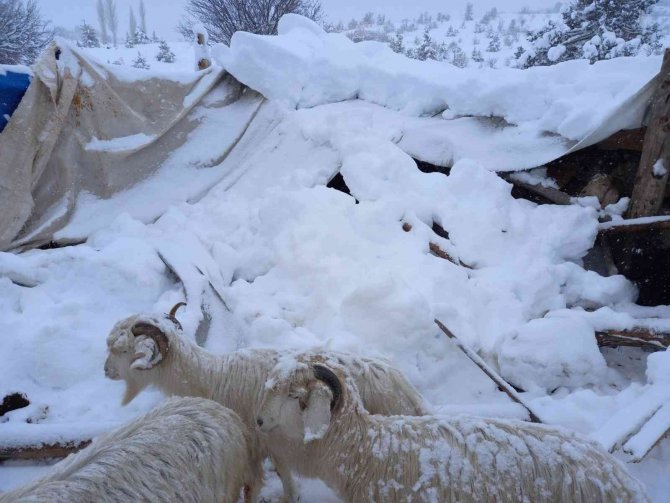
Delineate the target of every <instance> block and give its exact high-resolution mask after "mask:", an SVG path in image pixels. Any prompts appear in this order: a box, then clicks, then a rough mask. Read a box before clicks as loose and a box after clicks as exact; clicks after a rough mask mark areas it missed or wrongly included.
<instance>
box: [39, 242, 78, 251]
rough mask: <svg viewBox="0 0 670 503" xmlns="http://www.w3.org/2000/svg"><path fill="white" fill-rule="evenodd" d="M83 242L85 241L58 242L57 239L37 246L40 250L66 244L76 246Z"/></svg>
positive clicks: (53, 248)
mask: <svg viewBox="0 0 670 503" xmlns="http://www.w3.org/2000/svg"><path fill="white" fill-rule="evenodd" d="M85 242H86V241H72V242H63V243H59V242H58V241H49V242H48V243H45V244H43V245H41V246H38V247H37V248H38V249H40V250H55V249H58V248H67V247H68V246H77V245H80V244H84V243H85Z"/></svg>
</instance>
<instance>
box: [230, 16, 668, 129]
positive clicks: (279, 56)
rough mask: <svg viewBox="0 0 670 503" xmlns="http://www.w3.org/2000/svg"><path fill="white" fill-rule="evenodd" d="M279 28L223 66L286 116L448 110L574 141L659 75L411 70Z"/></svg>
mask: <svg viewBox="0 0 670 503" xmlns="http://www.w3.org/2000/svg"><path fill="white" fill-rule="evenodd" d="M292 19H294V20H295V19H296V18H295V17H294V18H292ZM305 26H308V28H306V27H305ZM280 28H281V29H280V32H279V35H278V36H264V35H253V34H250V33H245V32H238V33H236V34H235V35H234V36H233V38H232V40H231V43H230V50H229V51H226V53H225V54H224V55H223V56H222V57H221V58H220V60H219V62H220V63H221V64H222V65H223V66H224V67H225V68H226V69H227V70H228V71H230V72H231V73H232V74H233V75H234V76H235V77H236V78H237V79H238V80H240V81H241V82H243V83H245V84H247V85H249V86H250V87H252V88H253V89H256V90H257V91H259V92H261V93H262V94H263V95H264V96H266V97H267V98H270V99H275V100H280V101H283V102H285V103H287V104H288V105H289V106H291V107H313V106H316V105H319V104H324V103H332V102H336V101H342V100H347V99H353V98H359V99H364V100H366V101H370V102H373V103H377V104H380V105H383V106H385V107H388V108H391V109H394V110H402V111H403V112H405V113H407V114H411V115H433V114H436V113H438V112H442V111H444V110H445V109H447V107H448V108H449V109H450V112H451V113H452V114H453V115H455V116H467V115H475V116H483V117H489V116H497V117H502V118H504V119H505V120H506V121H507V122H509V123H511V124H516V125H518V126H519V127H526V128H533V129H535V130H537V131H538V132H542V131H545V132H550V133H555V134H559V135H562V136H564V137H565V138H568V139H572V140H580V139H582V138H584V137H585V136H586V135H587V134H588V133H590V132H591V131H592V130H593V129H595V128H597V127H598V126H600V125H601V124H602V121H603V119H604V117H605V116H607V114H608V113H610V112H611V111H613V110H615V109H616V108H617V106H618V105H620V104H621V103H623V102H624V101H625V100H626V99H627V98H629V97H630V96H631V95H633V94H634V93H635V92H636V91H638V90H639V89H640V88H641V87H642V86H643V85H644V84H645V83H647V82H648V81H649V80H650V79H651V78H652V77H653V76H654V75H655V74H656V73H657V72H658V69H659V68H660V61H661V60H660V57H649V58H642V57H640V58H619V59H616V60H612V61H604V62H600V63H598V64H596V65H589V64H588V62H587V61H569V62H566V63H563V64H560V65H554V66H552V67H538V68H532V69H530V70H529V71H521V70H514V69H499V70H492V69H459V68H456V67H454V66H452V65H449V64H445V63H439V62H435V61H415V60H409V59H408V58H406V57H404V56H402V55H399V54H396V53H394V52H393V51H392V50H391V49H389V48H388V47H387V46H385V45H383V44H380V43H376V42H362V43H358V44H355V43H353V42H352V41H350V40H349V39H348V38H347V37H345V36H344V35H341V34H337V33H326V32H324V31H323V30H320V31H317V28H318V27H316V26H315V25H313V24H309V25H307V21H301V22H295V21H290V22H287V23H285V24H284V25H283V26H280ZM637 126H639V125H638V124H634V125H631V124H628V125H625V124H622V125H621V126H620V127H619V129H623V128H625V127H637Z"/></svg>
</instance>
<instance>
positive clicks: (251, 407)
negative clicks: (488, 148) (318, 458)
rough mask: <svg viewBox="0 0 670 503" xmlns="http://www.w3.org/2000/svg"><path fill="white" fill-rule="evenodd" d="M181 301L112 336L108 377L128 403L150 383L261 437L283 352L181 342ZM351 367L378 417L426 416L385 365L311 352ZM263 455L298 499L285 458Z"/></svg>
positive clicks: (127, 322) (133, 319)
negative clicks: (202, 401)
mask: <svg viewBox="0 0 670 503" xmlns="http://www.w3.org/2000/svg"><path fill="white" fill-rule="evenodd" d="M180 305H181V303H180V304H177V305H176V306H175V307H174V308H172V310H171V311H170V313H169V314H168V315H165V316H153V315H134V316H130V317H128V318H126V319H124V320H122V321H120V322H118V323H117V324H116V325H115V326H114V327H113V328H112V330H111V332H110V334H109V336H108V337H107V347H108V357H107V361H106V362H105V374H106V376H107V377H109V378H110V379H115V380H123V381H125V384H126V390H125V394H124V397H123V404H124V405H125V404H127V403H129V402H130V401H131V400H133V399H134V398H135V397H136V396H137V395H138V394H139V393H140V392H141V391H142V390H143V389H144V388H145V387H147V386H148V385H150V384H152V385H155V386H156V387H158V388H159V389H160V390H162V391H163V392H164V393H166V394H168V395H180V396H200V397H203V398H209V399H211V400H214V401H216V402H219V403H220V404H222V405H224V406H226V407H229V408H231V409H233V410H234V411H235V412H236V413H237V414H239V415H240V417H241V418H242V420H243V421H244V422H245V424H247V425H248V426H249V428H250V429H251V430H253V431H254V432H256V428H255V426H256V416H257V414H256V413H257V411H258V406H259V405H260V401H261V397H262V394H263V391H264V386H265V383H266V381H267V377H268V374H269V372H270V370H272V368H273V367H274V366H275V365H276V364H277V362H278V361H279V359H280V358H281V357H282V355H290V354H293V353H292V352H290V351H287V352H280V351H276V350H272V349H247V350H240V351H236V352H233V353H230V354H224V355H214V354H212V353H210V352H208V351H207V350H205V349H203V348H201V347H199V346H197V345H196V344H194V343H192V342H190V341H189V340H187V339H186V338H184V337H182V327H181V325H180V324H179V322H178V321H177V319H176V318H175V313H176V310H177V309H178V308H179V306H180ZM319 355H321V356H328V357H330V358H335V359H336V360H337V361H338V362H340V364H342V365H344V366H346V367H347V368H348V369H349V370H350V371H351V373H352V375H353V376H354V378H355V379H356V382H357V384H358V386H359V387H360V390H361V393H362V396H363V403H364V404H365V406H366V407H367V408H368V410H369V411H370V412H372V413H376V414H386V415H389V414H407V415H422V414H424V413H426V409H425V406H424V404H423V399H422V397H421V395H419V393H418V392H417V391H416V390H415V389H414V388H413V387H412V385H411V384H409V383H408V382H407V380H406V379H405V377H404V376H403V375H402V373H400V372H399V371H398V370H396V369H394V368H393V367H392V366H390V365H389V364H388V363H386V362H384V361H381V360H377V359H370V358H358V357H355V356H352V355H349V354H346V353H338V352H332V351H329V352H325V353H313V354H311V356H312V357H316V356H319ZM259 445H260V452H261V453H262V454H261V455H262V456H263V457H267V456H270V458H271V459H272V461H273V464H274V466H275V469H276V470H277V473H278V475H279V477H280V479H281V480H282V484H283V487H284V501H297V492H296V488H295V485H294V483H293V479H292V478H291V473H290V469H289V468H288V467H287V466H286V465H285V463H284V457H283V453H281V452H270V450H269V446H267V444H266V443H265V441H264V439H263V438H260V439H259Z"/></svg>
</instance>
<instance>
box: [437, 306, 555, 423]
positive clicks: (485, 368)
mask: <svg viewBox="0 0 670 503" xmlns="http://www.w3.org/2000/svg"><path fill="white" fill-rule="evenodd" d="M435 323H436V324H437V326H438V327H440V330H442V331H443V332H444V333H445V334H446V336H447V337H449V338H450V339H451V340H453V341H454V342H455V343H456V345H457V346H458V347H459V348H460V350H461V351H463V353H465V356H467V357H468V358H470V360H472V362H473V363H474V364H475V365H477V366H478V367H479V368H480V369H481V370H482V372H484V373H485V374H486V375H487V376H489V378H490V379H491V380H492V381H493V382H494V383H496V385H497V386H498V387H499V388H500V389H501V390H503V391H504V392H505V393H507V396H509V397H510V398H511V399H512V400H513V401H515V402H516V403H518V404H519V405H521V406H522V407H523V408H524V409H526V411H527V412H528V416H529V417H530V420H531V421H532V422H533V423H541V422H542V421H541V420H540V418H539V417H538V416H537V414H535V413H534V412H533V411H532V410H531V408H530V407H529V406H528V405H527V404H526V403H524V401H523V400H522V399H521V397H520V396H519V394H518V393H517V392H516V390H515V389H514V388H512V386H510V385H509V384H508V383H507V382H506V381H505V380H504V379H503V378H502V377H500V376H499V375H498V374H497V373H496V371H495V370H493V369H492V368H491V367H490V366H489V365H488V364H487V363H486V362H485V361H484V360H482V359H481V357H480V356H479V355H478V354H477V353H475V352H474V351H473V350H471V349H470V348H469V347H467V346H466V345H465V344H463V343H462V342H461V341H460V340H459V339H458V337H456V335H454V333H453V332H452V331H451V330H449V329H448V328H447V327H446V326H445V325H444V323H442V322H441V321H440V320H438V319H437V318H435Z"/></svg>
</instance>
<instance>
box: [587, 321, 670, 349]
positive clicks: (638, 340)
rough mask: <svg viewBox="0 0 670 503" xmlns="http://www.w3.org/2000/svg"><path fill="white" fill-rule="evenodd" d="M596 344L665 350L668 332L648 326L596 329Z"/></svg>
mask: <svg viewBox="0 0 670 503" xmlns="http://www.w3.org/2000/svg"><path fill="white" fill-rule="evenodd" d="M596 340H597V341H598V346H604V347H608V346H610V347H611V346H633V347H643V348H646V349H651V350H654V351H665V350H666V349H667V348H668V346H670V333H667V332H655V331H654V330H652V329H650V328H644V327H637V328H631V329H628V330H598V331H596Z"/></svg>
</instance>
